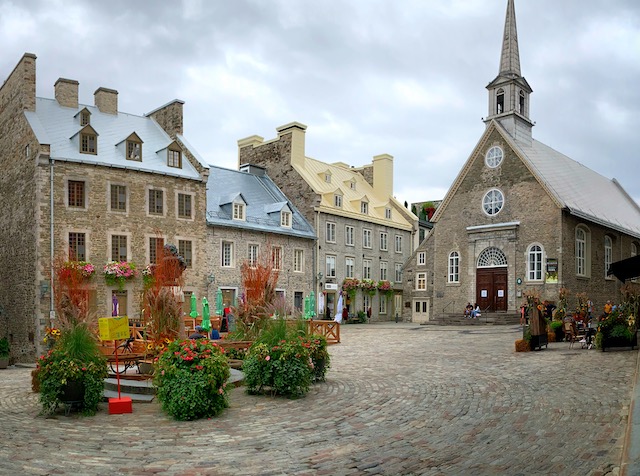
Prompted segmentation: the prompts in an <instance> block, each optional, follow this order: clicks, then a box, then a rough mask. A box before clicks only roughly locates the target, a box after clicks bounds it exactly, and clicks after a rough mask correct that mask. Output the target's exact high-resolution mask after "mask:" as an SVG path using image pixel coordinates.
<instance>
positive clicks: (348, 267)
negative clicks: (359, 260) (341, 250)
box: [344, 256, 356, 278]
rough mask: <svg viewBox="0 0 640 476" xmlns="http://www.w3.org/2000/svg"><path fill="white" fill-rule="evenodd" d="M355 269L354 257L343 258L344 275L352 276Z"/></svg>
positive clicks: (346, 276)
mask: <svg viewBox="0 0 640 476" xmlns="http://www.w3.org/2000/svg"><path fill="white" fill-rule="evenodd" d="M355 271H356V259H355V258H353V257H351V256H349V257H346V258H345V259H344V277H345V278H353V277H354V276H355Z"/></svg>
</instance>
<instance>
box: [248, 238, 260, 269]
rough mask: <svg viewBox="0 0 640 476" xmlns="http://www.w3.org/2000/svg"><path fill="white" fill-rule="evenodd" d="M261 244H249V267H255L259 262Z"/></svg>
mask: <svg viewBox="0 0 640 476" xmlns="http://www.w3.org/2000/svg"><path fill="white" fill-rule="evenodd" d="M259 249H260V248H259V246H258V245H256V244H253V243H251V244H249V247H248V249H247V260H248V261H249V267H251V268H255V267H256V264H258V251H259Z"/></svg>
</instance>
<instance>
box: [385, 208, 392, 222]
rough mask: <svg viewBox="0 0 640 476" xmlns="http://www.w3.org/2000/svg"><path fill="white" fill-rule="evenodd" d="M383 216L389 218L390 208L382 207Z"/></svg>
mask: <svg viewBox="0 0 640 476" xmlns="http://www.w3.org/2000/svg"><path fill="white" fill-rule="evenodd" d="M384 217H385V218H386V219H387V220H391V208H385V209H384Z"/></svg>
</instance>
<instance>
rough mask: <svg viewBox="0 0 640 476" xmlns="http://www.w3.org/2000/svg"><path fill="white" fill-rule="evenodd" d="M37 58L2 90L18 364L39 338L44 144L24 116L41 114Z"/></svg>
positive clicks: (2, 187) (1, 189)
mask: <svg viewBox="0 0 640 476" xmlns="http://www.w3.org/2000/svg"><path fill="white" fill-rule="evenodd" d="M35 63H36V58H35V56H34V55H31V54H25V55H24V56H23V57H22V58H21V60H20V61H19V62H18V64H17V65H16V67H15V68H14V70H13V71H12V72H11V74H10V75H9V76H8V78H7V79H6V81H5V82H4V84H3V85H2V87H0V149H1V150H2V154H0V167H1V168H2V173H1V174H0V200H1V201H2V203H3V207H2V209H0V223H2V233H0V269H2V284H1V285H0V338H2V337H6V338H8V340H9V344H10V348H11V359H12V360H14V361H25V360H31V361H33V357H34V352H33V347H34V343H35V341H36V339H37V336H36V330H35V327H36V326H35V322H36V320H35V315H36V301H37V296H36V291H35V290H36V285H37V281H36V261H37V251H36V244H35V243H36V238H35V237H36V228H35V223H36V210H37V208H36V206H35V205H36V203H35V197H36V192H35V189H36V187H35V180H36V179H35V169H36V167H35V164H36V157H37V154H38V148H39V145H38V143H37V141H36V139H35V136H34V135H33V132H32V131H31V128H30V127H29V124H28V123H27V120H26V118H25V116H24V111H25V110H28V111H33V110H35V89H36V64H35Z"/></svg>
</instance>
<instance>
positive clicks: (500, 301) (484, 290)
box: [476, 266, 507, 311]
mask: <svg viewBox="0 0 640 476" xmlns="http://www.w3.org/2000/svg"><path fill="white" fill-rule="evenodd" d="M476 302H477V303H478V305H479V306H480V309H482V310H483V311H484V310H485V309H487V310H489V311H506V310H507V267H506V266H505V267H501V268H478V269H477V271H476Z"/></svg>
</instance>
